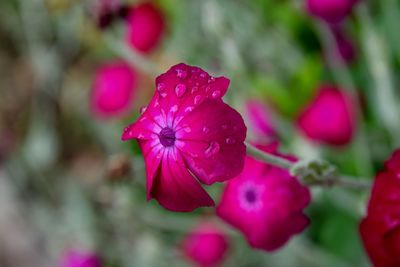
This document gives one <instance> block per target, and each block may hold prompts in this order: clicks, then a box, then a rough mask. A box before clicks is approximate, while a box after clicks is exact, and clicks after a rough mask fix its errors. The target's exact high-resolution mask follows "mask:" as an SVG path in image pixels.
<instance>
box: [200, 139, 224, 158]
mask: <svg viewBox="0 0 400 267" xmlns="http://www.w3.org/2000/svg"><path fill="white" fill-rule="evenodd" d="M219 149H220V147H219V144H218V143H217V142H211V143H210V145H209V146H208V148H207V149H206V151H204V156H205V157H206V158H210V157H211V156H213V155H215V154H217V153H218V152H219Z"/></svg>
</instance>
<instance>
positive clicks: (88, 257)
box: [59, 250, 103, 267]
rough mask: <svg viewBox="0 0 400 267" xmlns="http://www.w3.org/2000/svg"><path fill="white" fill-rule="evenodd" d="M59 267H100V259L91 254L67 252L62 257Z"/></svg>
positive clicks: (77, 251)
mask: <svg viewBox="0 0 400 267" xmlns="http://www.w3.org/2000/svg"><path fill="white" fill-rule="evenodd" d="M59 266H60V267H101V266H103V265H102V263H101V260H100V258H99V257H98V256H97V255H96V254H94V253H91V252H87V251H79V250H68V251H66V252H65V253H64V255H62V257H61V261H60V265H59Z"/></svg>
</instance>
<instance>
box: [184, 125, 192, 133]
mask: <svg viewBox="0 0 400 267" xmlns="http://www.w3.org/2000/svg"><path fill="white" fill-rule="evenodd" d="M183 130H184V131H185V132H187V133H190V132H191V131H192V128H190V127H189V126H184V128H183Z"/></svg>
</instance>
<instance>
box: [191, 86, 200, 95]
mask: <svg viewBox="0 0 400 267" xmlns="http://www.w3.org/2000/svg"><path fill="white" fill-rule="evenodd" d="M197 91H199V87H197V86H194V87H193V88H192V91H191V93H192V94H194V93H196V92H197Z"/></svg>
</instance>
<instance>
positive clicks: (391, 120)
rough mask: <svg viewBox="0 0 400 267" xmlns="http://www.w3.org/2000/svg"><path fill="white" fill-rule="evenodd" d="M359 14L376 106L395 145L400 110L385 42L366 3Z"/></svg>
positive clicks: (398, 133)
mask: <svg viewBox="0 0 400 267" xmlns="http://www.w3.org/2000/svg"><path fill="white" fill-rule="evenodd" d="M356 11H357V16H358V18H359V20H360V22H361V23H360V25H361V36H362V41H361V44H362V45H363V46H364V47H363V48H364V51H365V56H366V59H367V62H368V64H367V66H368V68H369V70H370V72H371V75H372V80H373V84H374V88H375V90H374V92H375V96H376V97H375V98H374V99H375V100H376V106H377V107H378V112H379V116H380V119H381V120H382V122H383V123H384V125H385V127H386V128H387V130H388V131H389V133H390V135H391V137H392V142H393V144H394V145H396V146H399V145H400V137H399V136H400V123H399V117H400V112H399V108H398V103H396V95H395V93H394V86H393V79H392V74H391V72H390V69H389V67H388V64H389V63H388V57H387V54H386V52H385V51H386V49H385V44H384V42H383V40H382V39H381V38H380V36H379V35H378V33H377V31H376V29H375V26H374V24H373V22H372V20H371V17H370V15H369V12H368V9H367V6H366V3H360V5H359V7H358V8H357V10H356Z"/></svg>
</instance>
